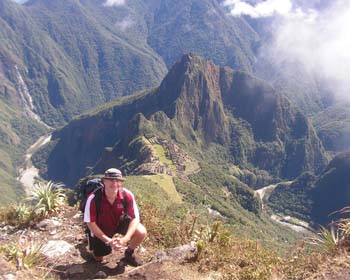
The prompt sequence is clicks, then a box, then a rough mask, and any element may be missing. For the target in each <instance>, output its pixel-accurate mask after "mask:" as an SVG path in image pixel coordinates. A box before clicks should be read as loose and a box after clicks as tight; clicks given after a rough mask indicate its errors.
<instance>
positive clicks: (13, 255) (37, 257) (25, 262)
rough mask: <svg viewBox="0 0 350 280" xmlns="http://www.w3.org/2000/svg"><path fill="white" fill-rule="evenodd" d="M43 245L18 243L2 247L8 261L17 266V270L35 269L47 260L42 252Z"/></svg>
mask: <svg viewBox="0 0 350 280" xmlns="http://www.w3.org/2000/svg"><path fill="white" fill-rule="evenodd" d="M41 247H42V244H38V243H34V242H31V241H30V242H24V243H23V242H18V243H17V244H15V243H11V244H9V245H6V246H1V247H0V252H2V253H3V254H4V255H5V257H6V259H7V260H8V261H11V262H13V263H15V264H16V265H17V268H18V269H20V268H22V267H24V268H33V267H35V266H37V265H38V264H40V263H42V262H43V261H44V260H45V257H44V256H43V255H42V253H41V252H40V250H41Z"/></svg>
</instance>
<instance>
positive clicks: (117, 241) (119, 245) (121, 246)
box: [110, 237, 129, 251]
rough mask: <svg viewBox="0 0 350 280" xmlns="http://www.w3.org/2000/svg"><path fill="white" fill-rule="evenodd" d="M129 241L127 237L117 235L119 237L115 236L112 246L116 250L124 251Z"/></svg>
mask: <svg viewBox="0 0 350 280" xmlns="http://www.w3.org/2000/svg"><path fill="white" fill-rule="evenodd" d="M128 242H129V240H127V238H125V237H117V238H113V240H112V242H111V244H110V246H111V247H112V248H113V249H114V250H117V251H123V250H125V248H126V246H127V244H128Z"/></svg>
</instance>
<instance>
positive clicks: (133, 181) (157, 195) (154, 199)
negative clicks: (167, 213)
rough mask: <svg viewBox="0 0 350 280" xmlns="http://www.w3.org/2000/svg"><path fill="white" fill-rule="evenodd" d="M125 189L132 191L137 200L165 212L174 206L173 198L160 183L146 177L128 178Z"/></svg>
mask: <svg viewBox="0 0 350 280" xmlns="http://www.w3.org/2000/svg"><path fill="white" fill-rule="evenodd" d="M126 178H127V180H126V181H125V183H124V187H125V188H127V189H129V190H131V191H132V192H133V193H134V194H135V196H136V199H137V200H138V199H140V200H142V201H144V202H148V203H151V204H153V205H156V206H157V207H158V208H160V209H162V210H164V209H166V208H168V207H170V206H172V204H173V201H172V197H171V196H170V195H169V194H168V193H167V192H166V191H165V190H164V189H165V187H162V186H160V185H159V183H160V181H159V180H158V182H154V181H152V180H150V179H149V178H147V177H146V176H128V177H126Z"/></svg>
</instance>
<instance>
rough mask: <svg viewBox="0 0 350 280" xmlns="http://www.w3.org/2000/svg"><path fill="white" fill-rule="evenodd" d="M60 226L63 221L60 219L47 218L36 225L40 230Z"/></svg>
mask: <svg viewBox="0 0 350 280" xmlns="http://www.w3.org/2000/svg"><path fill="white" fill-rule="evenodd" d="M59 226H61V223H60V222H59V221H57V220H53V219H45V220H42V221H41V222H40V223H38V224H37V225H36V228H38V229H40V230H47V229H50V230H52V229H55V228H57V227H59Z"/></svg>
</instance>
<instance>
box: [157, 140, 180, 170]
mask: <svg viewBox="0 0 350 280" xmlns="http://www.w3.org/2000/svg"><path fill="white" fill-rule="evenodd" d="M152 147H153V148H154V150H155V153H156V155H157V156H158V158H159V161H160V162H161V163H165V164H168V165H169V167H170V169H172V170H175V169H176V166H175V164H174V163H173V162H172V161H171V160H170V159H169V158H167V156H166V154H165V150H164V148H163V146H162V145H159V144H154V145H152Z"/></svg>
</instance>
